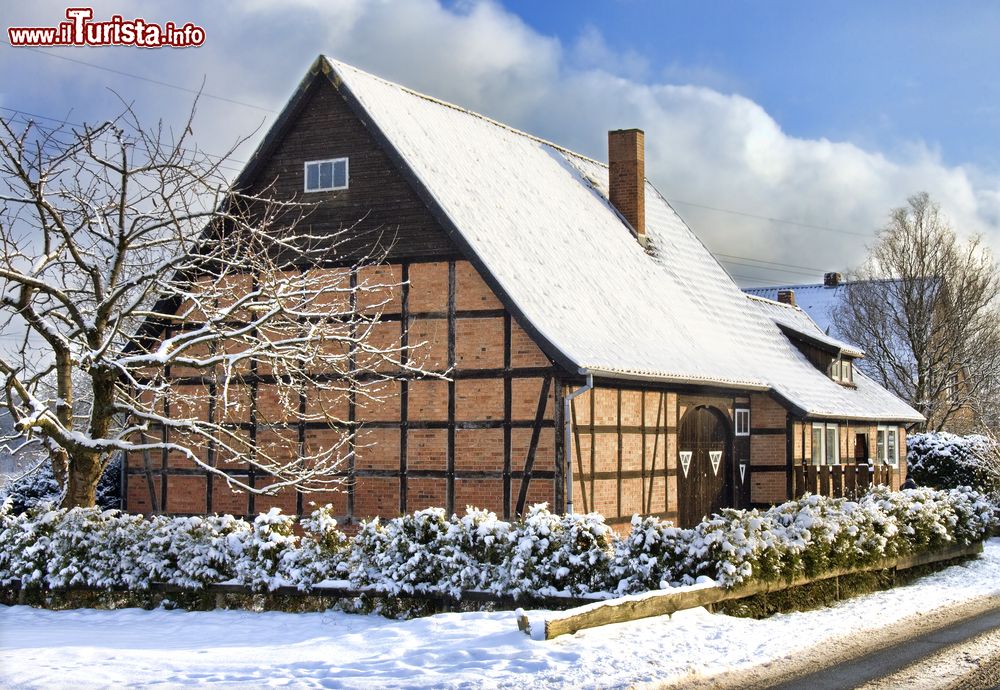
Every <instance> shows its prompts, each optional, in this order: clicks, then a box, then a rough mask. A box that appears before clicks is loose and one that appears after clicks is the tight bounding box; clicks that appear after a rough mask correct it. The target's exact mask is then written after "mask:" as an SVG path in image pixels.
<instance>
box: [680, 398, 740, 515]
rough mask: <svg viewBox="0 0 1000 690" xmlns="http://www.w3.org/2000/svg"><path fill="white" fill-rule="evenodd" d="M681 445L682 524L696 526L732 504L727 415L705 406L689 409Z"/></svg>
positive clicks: (682, 430)
mask: <svg viewBox="0 0 1000 690" xmlns="http://www.w3.org/2000/svg"><path fill="white" fill-rule="evenodd" d="M677 446H678V459H677V488H678V491H677V508H678V519H679V521H680V526H681V527H693V526H694V525H697V524H698V523H699V522H701V521H702V519H703V518H704V517H706V516H708V515H711V514H712V513H715V512H718V511H719V510H721V509H722V508H727V507H730V505H731V501H730V496H732V486H731V485H730V483H731V481H732V476H733V471H732V458H731V453H730V450H729V446H730V444H729V423H728V422H727V420H726V417H725V415H723V414H722V413H721V412H720V411H719V410H716V409H715V408H712V407H705V406H702V407H696V408H694V409H692V410H688V411H687V413H686V414H685V415H684V418H683V419H681V427H680V433H679V435H678V444H677Z"/></svg>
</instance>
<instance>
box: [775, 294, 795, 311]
mask: <svg viewBox="0 0 1000 690" xmlns="http://www.w3.org/2000/svg"><path fill="white" fill-rule="evenodd" d="M778 301H779V302H781V303H782V304H790V305H792V306H793V307H794V306H795V290H778Z"/></svg>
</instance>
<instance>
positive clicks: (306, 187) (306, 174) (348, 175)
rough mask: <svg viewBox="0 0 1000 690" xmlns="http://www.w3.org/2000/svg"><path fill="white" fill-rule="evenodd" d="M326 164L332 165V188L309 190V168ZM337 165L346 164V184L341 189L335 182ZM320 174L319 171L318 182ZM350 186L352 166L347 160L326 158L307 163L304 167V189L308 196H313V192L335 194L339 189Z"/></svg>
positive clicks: (320, 187) (321, 187)
mask: <svg viewBox="0 0 1000 690" xmlns="http://www.w3.org/2000/svg"><path fill="white" fill-rule="evenodd" d="M324 163H330V165H331V168H330V184H331V186H330V187H323V186H319V187H316V188H314V189H310V188H309V166H310V165H316V166H320V165H323V164H324ZM337 163H343V164H344V184H343V185H342V186H339V187H338V186H337V185H336V184H334V180H335V179H336V174H335V171H336V166H337ZM318 172H319V171H318V170H317V181H318V180H319V174H318ZM350 184H351V164H350V161H349V160H348V159H347V158H324V159H322V160H316V161H306V162H305V163H303V165H302V188H303V189H304V190H305V191H306V193H307V194H311V193H313V192H335V191H337V190H338V189H347V188H348V187H349V186H350Z"/></svg>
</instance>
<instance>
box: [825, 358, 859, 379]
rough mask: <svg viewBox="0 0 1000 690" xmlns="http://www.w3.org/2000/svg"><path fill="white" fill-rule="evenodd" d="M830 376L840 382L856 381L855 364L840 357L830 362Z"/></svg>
mask: <svg viewBox="0 0 1000 690" xmlns="http://www.w3.org/2000/svg"><path fill="white" fill-rule="evenodd" d="M830 378H831V379H833V380H834V381H837V382H838V383H854V364H853V363H852V362H851V360H849V359H843V358H841V357H838V358H837V359H835V360H833V362H831V363H830Z"/></svg>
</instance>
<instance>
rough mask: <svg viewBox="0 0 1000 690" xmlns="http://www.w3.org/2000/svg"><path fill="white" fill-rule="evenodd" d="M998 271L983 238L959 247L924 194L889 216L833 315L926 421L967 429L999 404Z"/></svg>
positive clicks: (934, 426) (872, 368) (869, 367)
mask: <svg viewBox="0 0 1000 690" xmlns="http://www.w3.org/2000/svg"><path fill="white" fill-rule="evenodd" d="M998 290H1000V278H998V273H997V266H996V264H995V263H994V261H993V259H992V257H991V255H990V253H989V251H988V250H987V249H986V248H985V247H984V246H983V245H982V243H981V241H980V239H979V238H973V239H970V240H968V241H966V242H962V241H960V240H959V239H958V237H957V236H956V234H955V232H954V231H953V230H952V229H951V227H950V226H949V225H948V223H947V222H946V220H945V219H944V218H943V217H942V215H941V211H940V208H939V207H938V205H937V204H936V203H934V202H933V201H932V200H931V199H930V197H929V196H928V195H927V194H926V193H920V194H916V195H914V196H912V197H910V199H909V200H908V204H907V206H904V207H901V208H897V209H894V210H893V211H892V213H891V215H890V220H889V223H888V224H887V225H886V227H885V228H884V229H883V230H882V231H881V233H880V234H879V235H878V238H877V241H876V243H875V245H874V246H873V247H871V249H870V251H869V255H868V258H867V260H866V261H865V263H864V264H863V265H862V266H861V268H859V269H858V270H857V271H855V272H854V273H853V274H852V275H851V276H850V281H849V282H848V283H847V285H846V288H845V293H844V297H843V299H841V300H840V302H839V304H838V306H837V307H836V309H835V310H834V313H833V319H834V324H835V326H836V328H837V330H838V331H839V332H840V334H841V335H842V336H843V337H845V338H847V339H848V340H851V341H852V342H854V343H855V344H857V345H860V346H861V347H862V348H863V349H864V350H865V351H866V353H867V354H866V358H865V360H863V361H862V363H861V365H862V367H863V368H864V370H865V371H866V372H867V373H869V374H870V375H872V376H874V377H875V379H876V380H878V381H879V382H880V383H881V384H882V385H884V386H885V387H886V388H888V389H889V390H891V391H892V392H894V393H895V394H896V395H898V396H899V397H900V398H902V399H904V400H906V401H908V402H909V403H910V404H911V405H913V406H914V407H915V408H916V409H917V410H919V411H920V412H921V413H923V415H924V416H925V417H927V424H926V427H927V428H928V429H930V430H935V431H940V430H941V429H943V428H948V427H952V428H956V429H957V430H959V431H968V430H969V429H970V428H971V427H972V426H974V425H975V424H976V421H975V420H974V419H973V417H974V413H976V412H978V417H979V419H980V420H981V419H984V418H985V417H986V416H987V415H988V413H987V410H986V408H987V407H988V406H990V405H991V404H996V401H995V400H990V392H991V391H995V390H996V385H997V377H998V376H1000V314H998V308H997V294H998Z"/></svg>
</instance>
